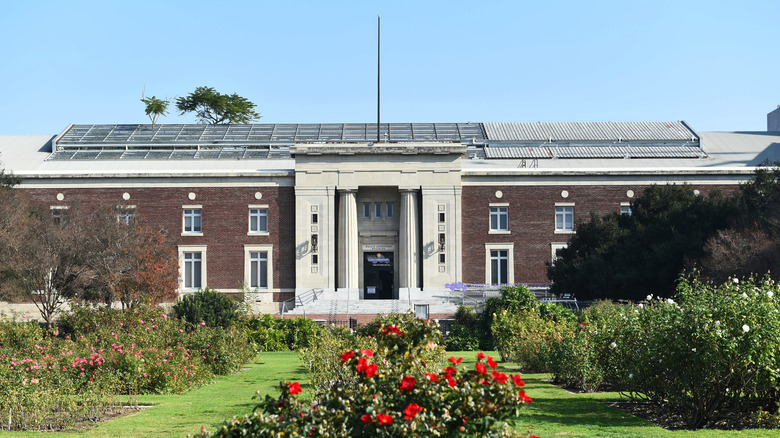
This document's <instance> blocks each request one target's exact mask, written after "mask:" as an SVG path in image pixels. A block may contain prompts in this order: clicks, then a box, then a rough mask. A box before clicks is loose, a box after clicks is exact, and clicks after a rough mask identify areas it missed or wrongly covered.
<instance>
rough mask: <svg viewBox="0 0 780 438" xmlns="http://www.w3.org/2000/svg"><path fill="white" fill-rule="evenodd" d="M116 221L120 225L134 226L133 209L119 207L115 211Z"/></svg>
mask: <svg viewBox="0 0 780 438" xmlns="http://www.w3.org/2000/svg"><path fill="white" fill-rule="evenodd" d="M116 220H117V222H119V223H120V224H125V225H130V226H132V225H135V207H126V206H120V207H117V209H116Z"/></svg>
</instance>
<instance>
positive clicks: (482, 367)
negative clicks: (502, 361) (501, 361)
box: [474, 363, 487, 374]
mask: <svg viewBox="0 0 780 438" xmlns="http://www.w3.org/2000/svg"><path fill="white" fill-rule="evenodd" d="M474 368H476V369H477V372H479V373H481V374H487V367H486V366H485V364H483V363H477V364H476V365H474Z"/></svg>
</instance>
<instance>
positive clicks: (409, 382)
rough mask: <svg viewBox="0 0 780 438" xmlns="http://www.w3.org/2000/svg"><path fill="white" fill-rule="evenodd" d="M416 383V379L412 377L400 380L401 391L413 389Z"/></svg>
mask: <svg viewBox="0 0 780 438" xmlns="http://www.w3.org/2000/svg"><path fill="white" fill-rule="evenodd" d="M415 383H417V379H415V378H414V377H412V376H404V378H403V380H401V390H402V391H411V390H412V389H414V384H415Z"/></svg>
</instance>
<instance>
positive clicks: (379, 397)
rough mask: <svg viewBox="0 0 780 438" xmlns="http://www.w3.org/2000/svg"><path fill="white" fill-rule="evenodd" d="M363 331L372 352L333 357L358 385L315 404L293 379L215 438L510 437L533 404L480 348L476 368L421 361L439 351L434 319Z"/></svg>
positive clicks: (516, 379) (335, 390) (339, 388)
mask: <svg viewBox="0 0 780 438" xmlns="http://www.w3.org/2000/svg"><path fill="white" fill-rule="evenodd" d="M396 318H403V317H396ZM391 319H392V318H391ZM391 322H392V321H391ZM366 330H367V331H368V332H369V333H372V335H371V336H372V337H371V339H372V340H373V342H374V343H375V346H376V347H375V349H369V348H354V349H348V350H345V351H343V352H342V353H340V354H338V353H337V354H335V355H334V356H335V357H336V360H338V362H339V366H340V367H341V368H343V369H344V370H345V372H347V373H348V374H349V375H350V376H351V377H352V378H353V381H354V384H352V385H336V386H332V387H330V389H329V390H327V391H325V392H322V393H319V394H318V396H317V397H316V398H315V401H313V402H312V401H307V400H301V399H300V398H298V397H296V396H295V394H294V393H297V391H298V388H299V386H297V385H296V384H295V383H294V382H293V383H282V384H280V389H281V395H280V396H279V397H276V398H274V397H271V396H266V397H265V399H264V400H263V401H261V402H260V403H259V404H258V406H257V408H256V410H255V413H254V414H252V415H247V416H244V417H241V418H235V419H233V420H229V421H227V422H225V423H224V424H223V426H221V427H220V428H219V429H218V430H217V431H216V432H214V433H213V434H212V435H211V436H214V437H234V436H235V437H238V436H263V437H277V436H296V435H298V436H316V437H342V436H379V437H381V436H385V437H390V436H392V437H403V436H410V437H412V436H414V437H417V436H450V437H454V436H506V435H507V434H510V433H511V430H510V429H509V427H508V424H507V423H506V420H507V419H508V418H510V417H512V416H515V415H517V413H518V412H517V411H518V409H520V408H521V407H522V406H523V405H524V404H525V403H530V402H531V401H532V400H531V398H530V397H529V396H528V395H527V394H526V393H525V392H524V391H523V386H524V385H525V383H524V382H523V380H522V378H520V376H519V375H507V374H505V373H503V372H501V371H500V370H498V369H497V365H498V364H497V363H496V362H495V360H493V358H492V357H489V356H485V355H484V354H482V353H479V355H478V357H477V363H476V365H475V367H474V369H466V367H465V366H464V365H463V364H462V358H455V357H450V358H449V361H448V362H446V364H447V366H446V367H444V368H442V367H441V366H437V367H433V366H431V364H430V363H428V362H426V361H425V360H424V359H422V358H421V357H420V356H421V354H424V353H425V352H428V351H434V350H436V349H437V348H439V346H438V345H437V344H436V343H434V342H432V339H435V338H436V337H437V336H438V333H439V331H438V327H437V326H436V324H435V323H432V322H430V321H424V320H418V319H413V318H409V319H404V325H399V324H388V323H387V321H385V322H379V323H377V324H373V325H372V326H371V328H370V329H366ZM199 436H202V437H205V436H209V434H208V433H206V432H202V433H201V434H200V435H199Z"/></svg>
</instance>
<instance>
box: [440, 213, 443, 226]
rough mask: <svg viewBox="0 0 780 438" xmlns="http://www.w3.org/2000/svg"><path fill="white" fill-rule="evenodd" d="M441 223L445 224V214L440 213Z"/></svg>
mask: <svg viewBox="0 0 780 438" xmlns="http://www.w3.org/2000/svg"><path fill="white" fill-rule="evenodd" d="M439 223H442V224H443V223H444V213H439Z"/></svg>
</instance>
